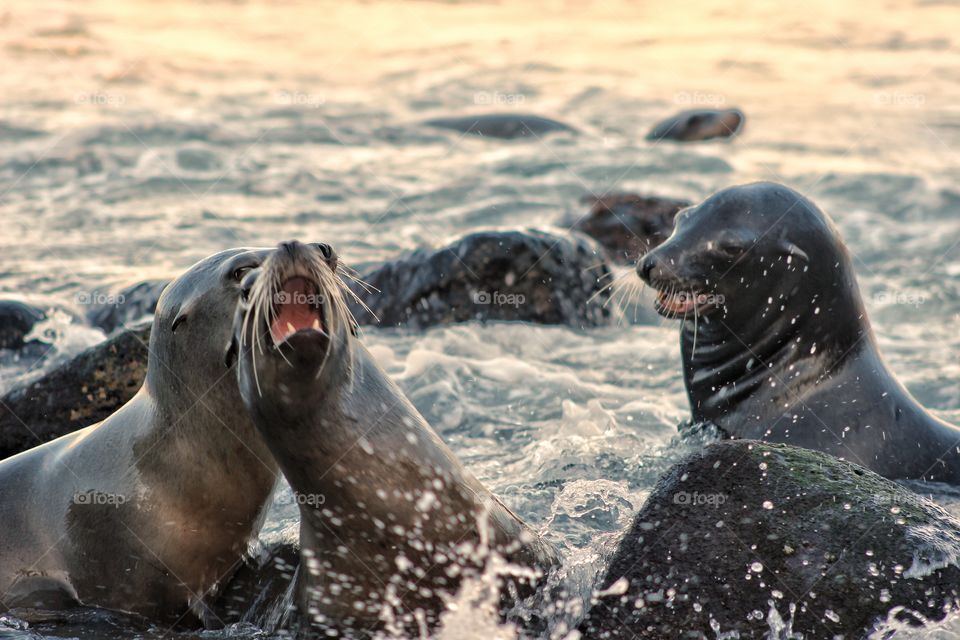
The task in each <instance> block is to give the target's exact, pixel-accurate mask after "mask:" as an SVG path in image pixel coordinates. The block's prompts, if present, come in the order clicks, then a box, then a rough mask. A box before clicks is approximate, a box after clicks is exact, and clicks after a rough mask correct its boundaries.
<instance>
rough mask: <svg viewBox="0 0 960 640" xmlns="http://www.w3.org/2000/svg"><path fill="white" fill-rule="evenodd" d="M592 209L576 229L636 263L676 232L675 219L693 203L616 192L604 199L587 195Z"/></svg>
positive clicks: (614, 254)
mask: <svg viewBox="0 0 960 640" xmlns="http://www.w3.org/2000/svg"><path fill="white" fill-rule="evenodd" d="M581 202H582V203H583V204H588V205H590V212H589V213H588V214H587V215H586V216H584V217H583V218H580V219H579V220H577V221H576V222H575V223H574V225H573V230H574V231H579V232H581V233H585V234H587V235H588V236H590V237H591V238H593V239H594V240H596V241H597V242H599V243H600V244H601V245H603V248H604V249H606V250H607V251H608V252H609V253H610V257H611V259H612V260H614V261H615V262H617V263H619V264H627V263H633V262H636V261H637V259H638V258H640V256H642V255H643V254H645V253H646V252H647V251H650V250H651V249H653V248H654V247H656V246H658V245H660V244H661V243H662V242H663V241H664V240H666V239H667V237H669V236H670V234H671V233H672V232H673V219H674V218H675V217H676V215H677V212H678V211H680V210H681V209H685V208H686V207H689V206H690V205H691V204H692V203H690V202H688V201H686V200H674V199H673V198H660V197H658V196H641V195H637V194H634V193H612V194H608V195H605V196H603V197H600V198H596V197H594V196H585V197H584V198H583V199H582V200H581Z"/></svg>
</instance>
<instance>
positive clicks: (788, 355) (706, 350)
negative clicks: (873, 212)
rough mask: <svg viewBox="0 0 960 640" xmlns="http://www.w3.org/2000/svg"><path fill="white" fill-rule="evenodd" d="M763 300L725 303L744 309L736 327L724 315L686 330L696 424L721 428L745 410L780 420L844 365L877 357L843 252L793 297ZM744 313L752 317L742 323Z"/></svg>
mask: <svg viewBox="0 0 960 640" xmlns="http://www.w3.org/2000/svg"><path fill="white" fill-rule="evenodd" d="M759 298H762V299H758V296H757V295H756V294H752V297H747V296H745V297H744V298H743V299H739V300H738V299H734V300H728V301H727V305H740V306H741V309H737V310H736V312H735V313H736V315H737V316H738V317H737V318H736V322H734V320H733V319H732V318H731V317H730V316H729V315H728V314H726V313H715V314H712V315H711V316H709V317H703V318H697V319H691V318H687V319H686V320H685V321H684V322H683V325H682V328H681V332H680V343H681V354H682V360H683V375H684V383H685V386H686V389H687V394H688V397H689V400H690V406H691V410H692V413H693V419H694V421H697V422H701V421H711V422H714V423H716V424H717V425H718V426H721V427H722V426H723V422H724V420H725V418H726V417H727V416H728V414H730V413H731V412H735V410H736V408H737V407H738V406H740V405H741V404H742V403H744V402H749V403H750V405H751V406H757V407H760V408H765V409H764V410H765V411H769V412H770V416H776V415H779V414H780V413H782V412H783V411H784V410H785V408H786V407H789V406H791V405H793V404H794V403H795V402H796V401H797V398H798V396H802V395H804V394H806V393H807V392H808V391H809V390H810V389H811V388H813V387H815V386H816V385H817V384H819V383H820V382H821V380H822V378H823V377H824V376H825V375H826V374H829V372H830V371H831V370H834V369H836V368H837V367H840V366H842V364H843V362H844V361H845V360H846V359H847V358H850V357H853V356H855V355H857V354H860V353H862V352H863V351H864V350H872V351H874V352H875V351H876V345H875V341H874V337H873V333H872V331H871V330H870V325H869V321H868V320H867V316H866V311H865V309H864V306H863V301H862V299H861V296H860V292H859V289H858V287H857V285H856V281H855V279H854V277H853V270H852V265H851V264H850V262H849V259H848V258H847V256H846V254H845V252H841V253H840V254H839V255H838V256H837V258H836V259H830V258H828V259H827V260H826V261H825V262H824V263H823V264H819V265H818V264H811V265H810V266H809V268H808V269H807V271H806V272H805V273H803V275H802V276H801V277H800V278H799V280H798V282H797V283H796V285H795V286H794V287H793V288H792V289H791V290H790V291H779V292H778V293H776V294H773V295H767V294H763V295H761V296H759ZM743 309H752V310H754V311H753V312H752V314H750V315H749V316H747V317H746V318H745V317H744V315H745V314H744V313H743ZM756 417H758V418H763V417H765V416H764V415H758V416H756Z"/></svg>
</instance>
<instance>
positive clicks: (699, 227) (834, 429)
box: [637, 183, 960, 483]
mask: <svg viewBox="0 0 960 640" xmlns="http://www.w3.org/2000/svg"><path fill="white" fill-rule="evenodd" d="M637 272H638V273H639V275H640V277H641V278H642V279H643V280H644V281H646V282H647V283H648V284H650V285H651V286H652V287H653V288H655V289H656V290H657V291H658V292H659V297H658V300H657V310H658V311H659V312H660V313H661V314H662V315H664V316H667V317H671V318H682V319H683V322H682V324H681V352H682V359H683V375H684V382H685V383H686V387H687V394H688V397H689V400H690V408H691V411H692V412H693V419H694V421H695V422H711V423H713V424H715V425H717V426H718V427H719V428H720V429H721V430H722V431H723V432H724V433H725V434H727V435H729V436H731V437H737V438H752V439H760V440H766V441H770V442H783V443H787V444H793V445H797V446H801V447H806V448H809V449H815V450H818V451H823V452H825V453H829V454H832V455H834V456H837V457H840V458H844V459H847V460H849V461H851V462H855V463H857V464H860V465H862V466H864V467H867V468H869V469H872V470H873V471H876V472H877V473H879V474H880V475H883V476H886V477H888V478H894V479H897V478H924V479H927V480H937V481H943V482H952V483H956V482H960V454H958V449H957V448H958V446H960V429H958V428H956V427H954V426H952V425H950V424H947V423H946V422H944V421H942V420H940V419H938V418H936V417H934V416H932V415H931V414H930V413H928V412H927V411H926V409H924V408H923V407H922V406H920V404H919V403H918V402H917V401H916V400H915V399H914V398H913V397H912V396H911V395H910V393H909V392H908V391H907V390H906V389H905V388H904V387H903V385H901V384H900V383H899V382H898V381H897V379H896V378H895V377H894V375H893V374H892V373H891V372H890V371H889V370H888V369H887V366H886V363H885V362H884V361H883V358H882V357H881V356H880V353H879V350H878V348H877V342H876V339H875V338H874V335H873V331H872V330H871V328H870V321H869V320H868V319H867V313H866V309H865V308H864V305H863V300H862V299H861V296H860V290H859V288H858V287H857V282H856V279H855V277H854V272H853V264H852V262H851V260H850V255H849V254H848V252H847V249H846V247H845V246H844V244H843V241H842V240H841V238H840V235H839V233H838V232H837V229H836V227H834V225H833V222H832V221H831V220H830V218H829V217H828V216H827V215H826V214H825V213H823V212H822V211H821V210H820V209H818V208H817V206H816V205H815V204H813V203H812V202H810V201H809V200H807V199H806V198H804V197H803V196H802V195H800V194H799V193H797V192H795V191H793V190H791V189H789V188H787V187H784V186H782V185H778V184H772V183H756V184H749V185H744V186H738V187H731V188H729V189H725V190H723V191H720V192H718V193H716V194H715V195H713V196H711V197H709V198H707V199H706V200H705V201H704V202H703V203H701V204H700V205H698V206H695V207H692V208H689V209H685V210H684V211H681V212H680V213H679V214H678V215H677V219H676V227H675V230H674V232H673V235H671V236H670V238H669V239H668V240H667V241H666V242H664V243H663V244H662V245H660V246H659V247H658V248H656V249H654V250H653V251H651V252H650V253H648V254H647V255H646V256H644V258H643V259H642V260H641V261H640V263H639V264H638V265H637Z"/></svg>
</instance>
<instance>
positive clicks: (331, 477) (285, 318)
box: [226, 242, 555, 638]
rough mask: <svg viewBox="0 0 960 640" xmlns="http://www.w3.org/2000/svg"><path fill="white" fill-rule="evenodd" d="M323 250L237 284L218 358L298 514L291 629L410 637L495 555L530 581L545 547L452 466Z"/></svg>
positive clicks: (278, 255) (285, 260) (273, 263)
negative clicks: (357, 317)
mask: <svg viewBox="0 0 960 640" xmlns="http://www.w3.org/2000/svg"><path fill="white" fill-rule="evenodd" d="M337 268H338V264H337V258H336V256H335V255H334V253H333V250H332V249H331V248H330V247H329V246H327V245H323V244H311V245H305V244H301V243H298V242H285V243H282V244H281V245H280V246H279V247H278V248H277V249H276V250H275V251H273V252H272V253H271V254H270V256H269V257H268V258H267V259H266V260H265V261H264V263H263V265H262V267H261V268H260V269H258V270H256V271H254V272H251V273H250V274H249V275H248V276H247V277H246V279H245V280H244V283H243V296H242V301H241V303H240V304H239V305H238V309H237V317H236V319H235V323H234V338H233V341H232V342H231V343H230V346H229V348H228V350H227V354H226V357H227V362H228V364H230V363H232V362H233V361H234V360H235V359H236V360H237V362H238V364H237V377H238V380H239V385H240V392H241V395H242V396H243V401H244V403H245V404H246V406H247V407H248V408H249V410H250V412H251V415H252V417H253V420H254V423H255V424H256V425H257V427H258V428H259V429H260V431H261V433H262V435H263V437H264V440H265V441H266V442H267V443H268V445H269V447H270V449H271V451H272V452H273V454H274V457H275V458H276V460H277V462H278V464H279V466H280V469H281V470H282V472H283V474H284V475H285V476H286V478H287V480H288V481H289V483H290V486H291V487H292V489H293V491H294V494H295V496H296V497H297V502H298V505H299V508H300V514H301V525H300V544H301V559H302V562H301V567H300V571H299V574H298V577H297V585H296V606H297V616H296V623H295V625H294V626H295V627H296V628H297V629H298V631H299V633H300V634H301V635H305V636H313V635H323V636H329V635H333V636H337V637H347V638H367V637H370V636H371V635H372V634H374V633H376V632H377V631H378V630H384V629H385V630H387V631H391V630H392V631H394V632H397V631H398V630H403V631H404V632H406V633H413V634H415V635H416V634H418V633H420V632H421V630H423V629H425V628H430V627H432V626H434V625H435V623H436V622H437V621H438V617H439V615H440V613H441V612H442V610H443V608H444V601H445V600H447V599H449V598H450V597H451V596H452V595H453V594H455V593H456V591H457V589H458V587H459V585H460V583H461V580H462V579H463V578H464V576H467V575H471V574H474V575H475V574H477V573H478V572H479V571H481V570H482V568H483V566H484V565H485V563H486V561H487V559H488V558H489V556H490V553H491V552H492V551H495V552H497V553H499V554H500V555H502V556H503V557H505V558H506V559H507V560H509V561H510V562H511V563H515V564H516V565H519V566H520V567H524V568H525V569H524V571H522V572H521V575H520V576H519V577H518V581H517V583H515V584H512V587H517V586H519V587H521V588H525V587H529V586H531V584H532V583H533V582H535V581H537V580H538V579H539V577H540V576H542V571H543V570H545V569H548V568H549V567H551V566H552V565H554V564H555V559H554V558H555V557H554V554H553V552H552V550H551V549H550V548H549V547H548V546H547V545H546V544H545V543H544V542H542V541H541V540H540V539H539V538H538V536H537V535H536V534H535V533H534V532H533V531H532V530H530V529H529V528H528V527H527V526H526V525H524V523H523V522H521V521H520V519H519V518H517V516H515V515H514V514H513V513H511V512H510V510H509V509H507V508H506V507H505V506H504V505H503V504H502V503H501V502H500V501H499V500H498V499H497V498H496V497H495V496H494V495H492V494H491V493H490V492H489V491H487V490H486V489H485V488H484V487H483V485H481V484H480V482H479V481H478V480H477V479H476V478H474V477H473V476H472V475H471V474H470V473H469V472H468V471H467V470H466V469H464V468H463V466H462V465H461V464H460V462H459V461H458V460H457V458H456V456H455V455H454V454H453V452H452V451H450V449H449V448H448V447H447V446H446V445H445V444H444V443H443V441H441V440H440V438H439V437H438V436H437V434H436V433H434V431H433V430H432V429H431V428H430V426H429V425H428V424H427V423H426V421H425V420H424V419H423V417H421V415H420V414H419V413H418V412H417V410H416V409H415V408H414V407H413V405H412V404H410V402H409V401H408V400H407V398H406V397H405V396H404V395H403V393H402V392H401V391H400V389H399V388H398V387H397V386H396V385H395V384H394V383H393V382H392V381H391V380H390V378H389V377H388V376H387V375H386V374H385V373H384V372H383V370H381V369H380V367H379V366H378V365H377V364H376V362H374V360H373V358H372V357H371V356H370V354H369V353H368V352H367V350H366V349H365V348H364V346H363V345H362V344H361V343H360V341H359V340H358V338H357V335H356V326H355V324H354V322H353V319H352V317H351V316H350V314H349V311H348V309H347V306H346V303H345V300H344V298H343V296H344V295H349V293H348V290H347V289H346V287H345V285H344V284H343V282H342V281H341V280H340V278H339V277H338V276H337Z"/></svg>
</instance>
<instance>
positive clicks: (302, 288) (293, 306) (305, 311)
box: [270, 278, 320, 344]
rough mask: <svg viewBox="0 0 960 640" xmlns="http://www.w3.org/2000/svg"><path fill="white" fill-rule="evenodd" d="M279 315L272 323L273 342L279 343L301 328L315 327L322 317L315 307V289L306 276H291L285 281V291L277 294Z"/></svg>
mask: <svg viewBox="0 0 960 640" xmlns="http://www.w3.org/2000/svg"><path fill="white" fill-rule="evenodd" d="M277 297H278V299H279V302H278V304H277V306H276V310H277V317H276V318H275V319H274V320H273V323H272V324H271V325H270V334H271V336H273V342H274V343H275V344H279V343H281V342H283V341H284V340H285V339H286V338H287V337H289V336H291V335H293V334H294V333H296V332H297V331H300V330H301V329H310V328H313V327H314V322H315V321H317V320H319V319H320V314H319V312H318V311H317V310H316V309H314V308H313V306H312V302H313V297H314V294H313V289H312V288H311V287H310V284H309V283H308V282H307V281H306V280H305V279H304V278H290V279H289V280H287V281H286V282H284V283H283V293H282V294H281V295H278V296H277Z"/></svg>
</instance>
